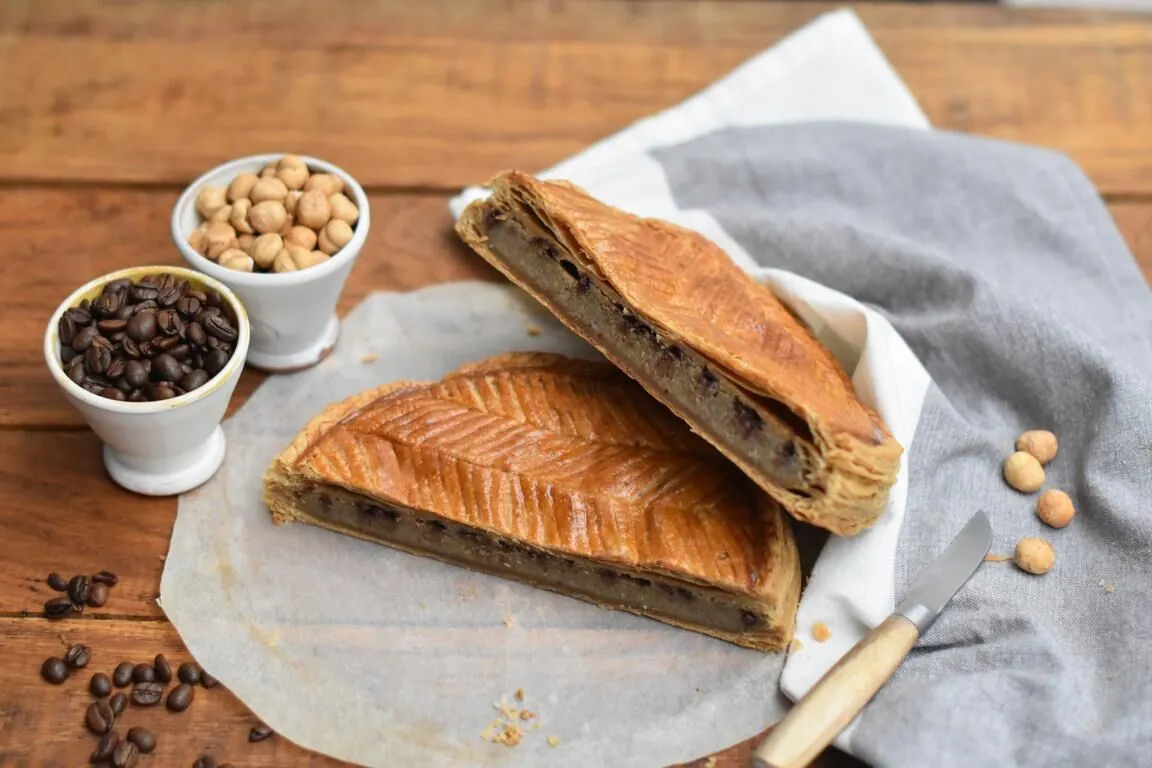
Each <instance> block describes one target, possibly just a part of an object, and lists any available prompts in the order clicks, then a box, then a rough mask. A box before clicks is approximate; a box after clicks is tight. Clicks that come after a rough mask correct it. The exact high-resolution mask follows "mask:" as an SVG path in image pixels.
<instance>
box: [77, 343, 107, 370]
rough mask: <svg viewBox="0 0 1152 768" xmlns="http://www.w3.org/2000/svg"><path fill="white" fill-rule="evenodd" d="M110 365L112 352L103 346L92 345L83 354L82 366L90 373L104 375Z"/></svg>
mask: <svg viewBox="0 0 1152 768" xmlns="http://www.w3.org/2000/svg"><path fill="white" fill-rule="evenodd" d="M111 364H112V350H111V349H109V348H108V347H106V346H104V345H103V344H93V345H92V346H90V347H88V351H87V352H85V353H84V365H85V366H86V367H87V368H88V370H89V371H91V372H92V373H101V374H102V373H104V372H105V371H106V370H108V366H109V365H111Z"/></svg>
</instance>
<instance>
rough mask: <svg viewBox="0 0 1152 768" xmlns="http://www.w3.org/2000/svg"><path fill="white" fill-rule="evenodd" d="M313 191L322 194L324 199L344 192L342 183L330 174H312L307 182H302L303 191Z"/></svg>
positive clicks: (337, 177) (338, 178)
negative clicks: (315, 190) (316, 190)
mask: <svg viewBox="0 0 1152 768" xmlns="http://www.w3.org/2000/svg"><path fill="white" fill-rule="evenodd" d="M313 189H318V190H320V191H321V192H323V193H324V197H326V198H327V197H331V196H332V195H334V194H336V193H337V192H343V191H344V181H343V180H342V179H341V178H340V177H339V176H335V175H333V174H331V173H314V174H312V175H311V176H309V177H308V181H306V182H304V191H305V192H310V191H312V190H313Z"/></svg>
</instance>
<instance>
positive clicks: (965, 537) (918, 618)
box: [896, 512, 992, 635]
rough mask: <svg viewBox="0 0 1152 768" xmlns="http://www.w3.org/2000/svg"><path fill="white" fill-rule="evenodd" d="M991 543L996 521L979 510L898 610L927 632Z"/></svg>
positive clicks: (976, 566) (922, 575)
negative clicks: (993, 521) (993, 525)
mask: <svg viewBox="0 0 1152 768" xmlns="http://www.w3.org/2000/svg"><path fill="white" fill-rule="evenodd" d="M991 546H992V523H991V522H990V521H989V520H988V516H987V515H986V514H984V513H983V512H977V513H976V514H974V515H973V516H972V519H971V520H969V521H968V524H967V525H965V526H964V528H963V529H962V530H961V531H960V533H958V534H956V538H954V539H953V540H952V543H951V544H949V545H948V548H947V549H945V550H944V552H943V553H942V554H941V555H940V556H939V557H937V558H936V560H935V561H934V562H933V563H931V564H930V565H928V566H927V567H926V568H925V569H924V570H923V571H921V572H920V574H919V575H918V576H917V577H916V582H915V583H914V584H913V585H912V588H911V589H909V590H908V594H907V595H905V597H904V600H903V601H902V602H901V603H900V605H899V606H898V607H897V608H896V613H898V614H899V615H901V616H903V617H904V618H906V619H908V620H909V621H911V622H912V623H913V624H915V625H916V629H917V630H919V632H920V634H921V635H923V634H924V633H925V632H927V631H928V628H929V627H931V626H932V623H933V622H934V621H936V617H937V616H939V615H940V611H942V610H943V609H944V606H945V605H947V604H948V601H949V600H951V599H952V597H953V596H954V595H955V594H956V593H957V592H958V591H960V587H962V586H964V584H965V582H967V581H968V579H969V578H971V577H972V574H973V573H975V572H976V569H977V568H979V567H980V563H982V562H983V561H984V557H985V556H986V555H987V554H988V549H989V548H990V547H991Z"/></svg>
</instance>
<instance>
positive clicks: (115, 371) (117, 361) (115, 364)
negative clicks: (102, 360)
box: [104, 357, 125, 379]
mask: <svg viewBox="0 0 1152 768" xmlns="http://www.w3.org/2000/svg"><path fill="white" fill-rule="evenodd" d="M124 365H125V363H124V358H122V357H114V358H112V362H111V363H109V364H108V370H106V371H104V375H105V376H107V377H108V378H110V379H115V378H117V377H119V376H120V375H121V374H122V373H124Z"/></svg>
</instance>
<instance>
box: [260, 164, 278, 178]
mask: <svg viewBox="0 0 1152 768" xmlns="http://www.w3.org/2000/svg"><path fill="white" fill-rule="evenodd" d="M275 175H276V166H275V165H266V166H264V167H263V168H261V169H260V178H262V179H268V178H271V177H273V176H275Z"/></svg>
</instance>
